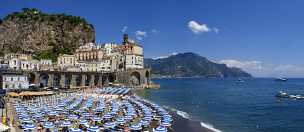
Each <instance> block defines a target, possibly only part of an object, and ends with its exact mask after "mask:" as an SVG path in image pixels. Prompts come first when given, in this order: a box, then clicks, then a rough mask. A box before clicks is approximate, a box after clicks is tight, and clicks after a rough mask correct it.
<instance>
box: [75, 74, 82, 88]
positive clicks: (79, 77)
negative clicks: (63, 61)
mask: <svg viewBox="0 0 304 132" xmlns="http://www.w3.org/2000/svg"><path fill="white" fill-rule="evenodd" d="M75 81H76V86H81V81H82V76H81V75H76V80H75Z"/></svg>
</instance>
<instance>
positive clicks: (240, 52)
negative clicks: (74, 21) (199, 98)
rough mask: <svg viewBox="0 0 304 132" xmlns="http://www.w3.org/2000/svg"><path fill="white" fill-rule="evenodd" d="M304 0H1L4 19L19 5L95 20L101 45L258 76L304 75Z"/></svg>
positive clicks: (152, 56)
mask: <svg viewBox="0 0 304 132" xmlns="http://www.w3.org/2000/svg"><path fill="white" fill-rule="evenodd" d="M303 7H304V1H303V0H289V1H287V0H229V1H228V0H178V1H177V0H150V1H148V0H131V1H127V0H90V1H89V2H88V1H84V0H82V1H80V0H65V1H59V0H49V1H46V0H44V1H39V0H35V1H34V0H22V1H18V2H17V1H14V0H0V18H3V17H4V16H6V15H7V14H9V13H12V12H14V11H20V10H21V9H22V8H37V9H39V10H41V11H42V12H47V13H66V14H71V15H76V16H81V17H83V18H85V19H86V20H87V21H88V22H89V23H91V24H93V25H94V28H95V31H96V42H100V43H105V42H116V43H120V42H121V41H122V34H123V33H128V34H129V36H130V37H131V38H132V39H134V40H136V41H138V42H139V43H140V44H141V45H143V47H144V53H145V57H147V58H154V57H159V56H166V55H169V54H172V53H181V52H195V53H197V54H200V55H201V56H204V57H207V58H208V59H210V60H212V61H214V62H218V63H225V64H227V65H228V66H231V67H239V68H242V69H244V70H245V71H247V72H249V73H251V74H252V75H254V76H257V77H304V61H302V60H303V58H304V53H303V50H304V26H303V23H304V13H303V12H304V8H303Z"/></svg>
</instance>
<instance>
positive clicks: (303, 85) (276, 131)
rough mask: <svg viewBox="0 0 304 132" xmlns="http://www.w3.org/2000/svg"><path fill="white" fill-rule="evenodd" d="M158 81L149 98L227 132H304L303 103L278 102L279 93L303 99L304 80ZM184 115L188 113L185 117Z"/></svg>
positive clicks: (146, 94)
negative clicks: (156, 87)
mask: <svg viewBox="0 0 304 132" xmlns="http://www.w3.org/2000/svg"><path fill="white" fill-rule="evenodd" d="M235 81H236V79H157V80H154V82H156V83H159V84H161V86H162V87H161V89H159V90H148V91H147V92H146V93H145V96H146V98H148V99H150V100H152V101H154V102H156V103H159V104H161V105H165V106H169V107H171V108H175V109H177V110H180V111H183V112H186V113H188V114H189V115H190V116H191V117H190V119H192V120H198V121H201V122H204V123H205V124H210V125H212V126H213V127H214V128H217V129H219V130H222V131H224V132H303V131H304V100H288V99H284V100H281V101H279V100H277V99H276V98H275V97H274V95H275V94H276V93H277V92H278V91H279V90H284V91H286V92H288V93H297V94H303V95H304V79H289V80H288V81H287V82H275V81H273V79H247V80H245V81H246V82H245V83H242V84H238V83H236V82H235ZM182 114H185V113H182Z"/></svg>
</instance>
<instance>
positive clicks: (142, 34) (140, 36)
mask: <svg viewBox="0 0 304 132" xmlns="http://www.w3.org/2000/svg"><path fill="white" fill-rule="evenodd" d="M135 36H136V39H137V40H140V41H141V40H143V38H144V37H147V36H148V35H147V32H145V31H140V30H137V31H136V32H135Z"/></svg>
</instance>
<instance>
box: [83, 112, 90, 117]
mask: <svg viewBox="0 0 304 132" xmlns="http://www.w3.org/2000/svg"><path fill="white" fill-rule="evenodd" d="M82 115H83V116H85V117H90V116H91V115H90V113H88V112H85V113H82Z"/></svg>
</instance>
